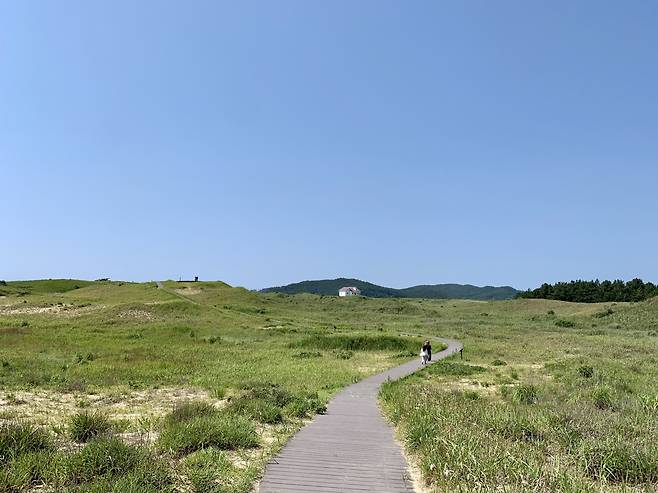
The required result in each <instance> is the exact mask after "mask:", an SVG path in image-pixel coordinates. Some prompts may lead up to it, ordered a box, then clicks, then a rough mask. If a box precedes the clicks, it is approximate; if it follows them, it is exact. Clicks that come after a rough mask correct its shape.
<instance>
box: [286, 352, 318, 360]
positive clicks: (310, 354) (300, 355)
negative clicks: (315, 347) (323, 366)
mask: <svg viewBox="0 0 658 493" xmlns="http://www.w3.org/2000/svg"><path fill="white" fill-rule="evenodd" d="M321 356H322V353H321V352H319V351H301V352H299V353H297V354H293V355H292V357H293V358H297V359H308V358H319V357H321Z"/></svg>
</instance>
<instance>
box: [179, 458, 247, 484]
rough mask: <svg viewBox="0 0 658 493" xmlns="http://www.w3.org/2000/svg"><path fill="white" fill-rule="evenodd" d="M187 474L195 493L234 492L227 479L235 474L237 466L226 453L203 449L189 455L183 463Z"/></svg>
mask: <svg viewBox="0 0 658 493" xmlns="http://www.w3.org/2000/svg"><path fill="white" fill-rule="evenodd" d="M183 464H184V468H185V473H186V474H187V477H188V479H189V481H190V483H191V485H192V488H193V491H194V492H195V493H224V492H226V491H232V490H230V489H229V487H228V485H227V484H226V478H227V477H230V476H231V475H233V474H234V473H235V466H234V465H233V463H232V462H231V460H230V459H229V458H228V457H227V456H226V453H225V452H221V451H219V450H215V449H203V450H199V451H198V452H194V453H192V454H190V455H188V456H187V457H186V458H185V460H184V461H183Z"/></svg>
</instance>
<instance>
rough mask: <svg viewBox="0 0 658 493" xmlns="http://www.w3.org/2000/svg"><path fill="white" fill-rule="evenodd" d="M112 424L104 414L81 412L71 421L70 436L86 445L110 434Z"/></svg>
mask: <svg viewBox="0 0 658 493" xmlns="http://www.w3.org/2000/svg"><path fill="white" fill-rule="evenodd" d="M111 429H112V423H111V422H110V420H109V419H108V417H107V416H105V415H104V414H102V413H99V412H87V411H85V412H80V413H77V414H75V415H73V416H72V417H71V419H70V420H69V435H70V437H71V438H72V439H73V440H75V441H76V442H82V443H86V442H88V441H89V440H91V439H92V438H95V437H97V436H100V435H105V434H107V433H109V431H110V430H111Z"/></svg>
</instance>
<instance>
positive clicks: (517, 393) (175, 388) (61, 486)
mask: <svg viewBox="0 0 658 493" xmlns="http://www.w3.org/2000/svg"><path fill="white" fill-rule="evenodd" d="M0 289H2V290H4V291H3V292H2V293H0V296H3V297H2V298H0V491H31V490H34V491H37V490H38V491H44V489H43V488H45V491H71V492H78V491H98V492H101V491H103V492H106V491H114V492H148V491H153V492H155V491H189V492H242V491H249V489H250V488H251V485H252V484H253V481H254V480H255V479H256V478H257V476H258V474H259V472H260V471H261V470H262V467H263V465H264V464H265V462H266V461H267V459H268V458H269V457H270V456H271V455H272V454H273V453H275V452H276V451H277V450H278V449H279V448H280V447H281V445H282V444H283V443H285V441H286V440H287V439H288V438H289V437H290V436H291V435H292V434H293V433H294V432H295V431H296V430H298V429H299V427H300V426H301V425H302V424H303V422H304V420H305V419H309V418H310V417H311V416H312V415H314V414H315V413H318V412H322V410H323V407H324V405H325V404H326V402H327V400H328V399H329V398H330V397H331V396H332V395H333V394H335V393H336V392H337V391H338V390H339V389H341V388H343V387H344V386H345V385H348V384H349V383H351V382H354V381H356V380H359V379H362V378H364V377H366V376H368V375H371V374H373V373H376V372H379V371H381V370H383V369H385V368H388V367H391V366H394V365H397V364H400V363H402V362H403V361H406V360H408V359H409V358H410V357H415V355H416V354H417V352H418V348H419V343H420V340H421V339H420V337H410V336H404V334H415V335H417V336H425V335H431V334H434V335H439V336H447V337H453V338H457V339H461V340H463V341H464V343H465V346H466V350H465V360H464V361H460V360H455V359H452V360H450V361H449V362H446V363H440V364H437V365H435V366H433V367H430V368H428V369H427V370H424V371H423V372H421V374H420V375H418V376H414V377H411V378H408V379H405V380H404V381H402V382H399V383H395V384H392V385H389V386H387V387H386V388H385V389H384V391H383V395H382V398H383V404H384V407H385V409H386V412H387V414H388V415H389V417H390V418H391V420H392V421H393V422H394V423H396V425H397V426H398V429H399V432H400V434H401V437H402V439H403V441H404V443H405V444H406V447H407V449H408V451H409V452H410V456H411V459H412V460H413V461H414V462H415V463H416V464H417V465H418V466H419V469H420V471H421V472H422V474H423V480H422V481H423V482H424V484H425V485H426V486H427V488H428V489H430V490H431V489H435V490H437V491H459V490H460V489H461V490H463V491H574V492H575V491H654V490H655V489H656V484H657V481H656V457H658V454H656V453H655V452H656V448H655V442H656V440H655V437H656V436H657V435H658V434H657V430H656V424H655V423H656V419H655V418H656V412H657V407H658V406H657V404H656V395H657V388H656V385H657V383H656V382H657V381H658V378H657V377H658V375H657V374H656V371H657V368H658V365H657V359H656V358H657V354H658V351H657V350H658V337H656V332H657V331H658V302H656V301H649V302H644V303H638V304H604V305H586V304H571V303H562V302H556V301H552V302H546V301H540V300H516V301H505V302H473V301H446V300H433V301H428V300H410V299H368V298H352V299H338V298H337V297H321V296H314V295H295V296H288V295H283V294H277V293H267V294H259V293H253V292H249V291H246V290H244V289H240V288H231V287H229V286H227V285H226V284H223V283H203V282H200V283H174V282H167V283H165V289H158V288H157V286H156V285H155V283H142V284H138V283H117V282H91V283H84V282H79V281H35V282H22V283H15V284H14V283H7V285H6V286H0ZM438 349H439V348H436V349H435V351H437V350H438ZM419 396H427V399H421V398H420V397H419ZM108 457H109V458H113V459H112V460H108ZM115 459H116V460H115ZM42 485H45V486H44V487H42Z"/></svg>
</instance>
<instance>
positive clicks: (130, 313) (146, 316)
mask: <svg viewBox="0 0 658 493" xmlns="http://www.w3.org/2000/svg"><path fill="white" fill-rule="evenodd" d="M117 317H119V318H123V319H126V318H129V319H133V320H154V319H155V315H153V314H152V313H151V312H147V311H146V310H124V311H122V312H119V313H118V314H117Z"/></svg>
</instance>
